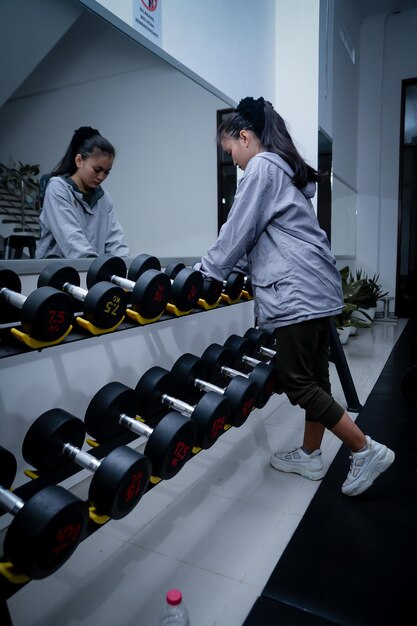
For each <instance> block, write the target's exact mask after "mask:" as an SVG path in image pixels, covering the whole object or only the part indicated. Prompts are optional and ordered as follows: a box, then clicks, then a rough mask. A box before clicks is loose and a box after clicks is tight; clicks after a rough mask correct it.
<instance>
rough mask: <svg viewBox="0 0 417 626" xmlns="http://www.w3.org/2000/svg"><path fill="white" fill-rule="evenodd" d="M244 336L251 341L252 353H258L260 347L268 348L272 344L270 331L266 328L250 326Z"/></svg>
mask: <svg viewBox="0 0 417 626" xmlns="http://www.w3.org/2000/svg"><path fill="white" fill-rule="evenodd" d="M244 338H245V339H247V341H248V342H249V346H250V348H249V349H250V353H251V354H256V353H257V352H259V349H260V348H262V347H264V348H268V347H269V345H270V344H271V335H270V333H267V332H266V330H261V329H260V328H248V330H247V331H246V332H245V334H244Z"/></svg>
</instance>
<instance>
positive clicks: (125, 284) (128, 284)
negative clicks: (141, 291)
mask: <svg viewBox="0 0 417 626" xmlns="http://www.w3.org/2000/svg"><path fill="white" fill-rule="evenodd" d="M110 282H111V283H113V284H114V285H118V286H119V287H122V288H123V289H126V290H127V291H133V288H134V286H135V284H136V283H135V282H134V281H133V280H130V279H129V278H123V277H122V276H116V275H115V274H112V276H111V277H110Z"/></svg>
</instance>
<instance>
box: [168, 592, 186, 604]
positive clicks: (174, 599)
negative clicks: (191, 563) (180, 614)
mask: <svg viewBox="0 0 417 626" xmlns="http://www.w3.org/2000/svg"><path fill="white" fill-rule="evenodd" d="M181 600H182V593H181V591H180V590H179V589H170V590H169V591H168V592H167V602H168V604H170V605H171V606H176V605H177V604H180V602H181Z"/></svg>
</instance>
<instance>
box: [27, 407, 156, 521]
mask: <svg viewBox="0 0 417 626" xmlns="http://www.w3.org/2000/svg"><path fill="white" fill-rule="evenodd" d="M85 434H86V433H85V425H84V423H83V421H82V420H80V419H79V418H78V417H75V416H74V415H71V413H68V411H64V410H63V409H50V410H49V411H46V412H45V413H42V415H40V416H39V417H38V418H37V419H36V420H35V421H34V422H33V424H32V425H31V426H30V428H29V430H28V431H27V433H26V435H25V438H24V440H23V445H22V454H23V458H24V459H25V460H26V461H27V462H28V463H30V464H31V465H33V467H35V468H36V469H37V470H39V471H40V472H43V471H48V470H52V469H54V468H56V467H59V465H61V464H62V463H65V461H66V460H68V459H69V460H71V461H74V462H75V463H76V464H77V465H79V466H80V467H82V468H84V469H86V470H90V471H92V472H93V477H92V479H91V482H90V487H89V491H88V498H89V500H90V503H91V504H92V505H93V506H94V507H95V509H96V511H97V514H98V515H107V516H108V517H111V518H112V519H121V518H122V517H125V515H127V514H128V513H130V511H132V509H133V508H134V507H135V506H136V505H137V503H138V502H139V500H140V499H141V497H142V495H143V494H144V493H145V490H146V488H147V486H148V482H149V479H150V477H151V469H152V468H151V462H150V460H149V459H148V458H147V457H146V456H144V455H143V454H140V453H139V452H136V451H135V450H132V449H131V448H129V447H128V446H119V447H117V448H114V450H112V451H111V452H109V454H108V455H107V456H106V457H104V458H103V459H100V460H99V459H96V458H95V457H94V456H93V455H92V454H89V453H88V452H85V451H83V450H81V446H82V445H83V442H84V439H85Z"/></svg>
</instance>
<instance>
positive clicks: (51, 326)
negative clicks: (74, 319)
mask: <svg viewBox="0 0 417 626" xmlns="http://www.w3.org/2000/svg"><path fill="white" fill-rule="evenodd" d="M65 314H66V311H49V319H48V331H49V332H50V333H59V332H60V330H61V326H62V325H63V324H65V323H66V315H65Z"/></svg>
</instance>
